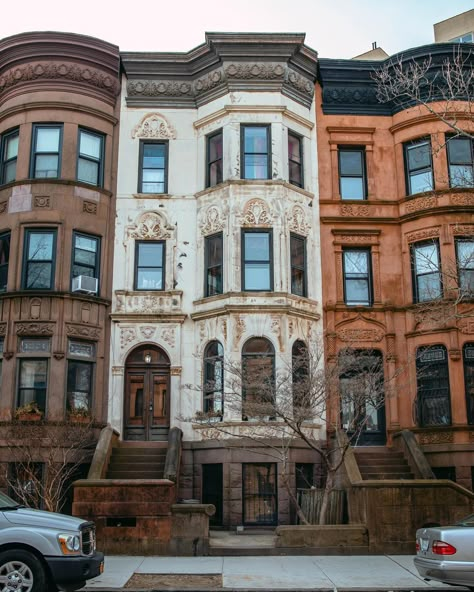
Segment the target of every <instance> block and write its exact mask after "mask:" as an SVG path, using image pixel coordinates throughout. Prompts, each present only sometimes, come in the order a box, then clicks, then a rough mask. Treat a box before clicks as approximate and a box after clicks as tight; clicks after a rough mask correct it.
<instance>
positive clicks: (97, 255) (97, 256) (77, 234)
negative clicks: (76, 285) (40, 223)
mask: <svg viewBox="0 0 474 592" xmlns="http://www.w3.org/2000/svg"><path fill="white" fill-rule="evenodd" d="M77 237H83V238H86V239H90V240H94V241H96V244H97V249H96V251H95V263H94V265H93V266H91V265H87V264H85V263H81V264H80V266H81V267H87V268H90V269H93V272H94V275H91V276H88V277H93V278H95V279H96V280H97V294H99V293H100V256H101V252H100V248H101V237H100V236H96V235H95V234H88V233H87V232H81V231H80V230H74V231H73V233H72V247H71V287H72V280H73V279H74V278H75V277H79V276H80V275H84V274H82V273H78V274H75V273H74V266H75V265H76V262H75V255H76V238H77ZM77 265H79V264H77Z"/></svg>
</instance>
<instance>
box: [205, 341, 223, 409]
mask: <svg viewBox="0 0 474 592" xmlns="http://www.w3.org/2000/svg"><path fill="white" fill-rule="evenodd" d="M203 390H204V412H205V413H209V414H212V415H216V416H219V417H220V418H221V419H222V415H223V413H224V349H223V347H222V345H221V344H220V343H219V342H218V341H211V343H209V345H208V346H207V347H206V351H205V353H204V389H203Z"/></svg>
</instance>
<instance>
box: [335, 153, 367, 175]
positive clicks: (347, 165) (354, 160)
mask: <svg viewBox="0 0 474 592" xmlns="http://www.w3.org/2000/svg"><path fill="white" fill-rule="evenodd" d="M339 162H340V168H341V175H355V176H356V175H360V176H362V152H360V151H359V150H346V151H344V150H340V151H339Z"/></svg>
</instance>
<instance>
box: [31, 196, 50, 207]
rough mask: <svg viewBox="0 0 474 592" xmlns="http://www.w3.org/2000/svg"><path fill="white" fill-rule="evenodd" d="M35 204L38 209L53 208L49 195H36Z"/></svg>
mask: <svg viewBox="0 0 474 592" xmlns="http://www.w3.org/2000/svg"><path fill="white" fill-rule="evenodd" d="M33 203H34V207H35V208H37V209H49V208H50V207H51V198H50V197H49V195H35V197H34V202H33Z"/></svg>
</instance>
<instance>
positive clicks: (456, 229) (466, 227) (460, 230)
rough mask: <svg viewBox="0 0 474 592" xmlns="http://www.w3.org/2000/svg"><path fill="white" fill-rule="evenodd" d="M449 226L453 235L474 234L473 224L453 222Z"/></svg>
mask: <svg viewBox="0 0 474 592" xmlns="http://www.w3.org/2000/svg"><path fill="white" fill-rule="evenodd" d="M451 228H452V232H453V234H454V235H455V236H474V224H453V225H452V226H451Z"/></svg>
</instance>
